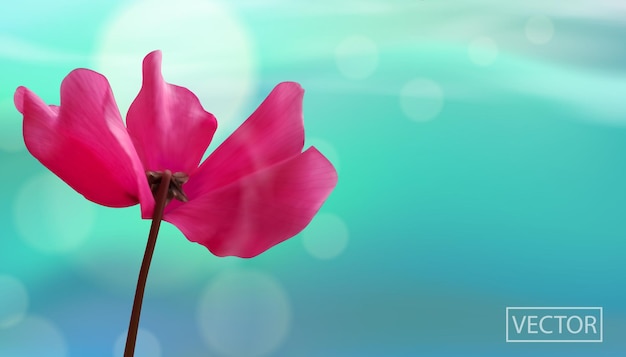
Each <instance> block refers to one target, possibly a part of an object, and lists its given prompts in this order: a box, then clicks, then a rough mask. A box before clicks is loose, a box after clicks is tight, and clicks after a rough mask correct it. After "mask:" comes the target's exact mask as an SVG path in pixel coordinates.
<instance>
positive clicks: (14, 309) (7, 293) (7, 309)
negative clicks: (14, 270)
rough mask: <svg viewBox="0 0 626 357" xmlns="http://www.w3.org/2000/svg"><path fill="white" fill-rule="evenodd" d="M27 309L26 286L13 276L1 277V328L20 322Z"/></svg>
mask: <svg viewBox="0 0 626 357" xmlns="http://www.w3.org/2000/svg"><path fill="white" fill-rule="evenodd" d="M27 308H28V293H27V292H26V288H25V287H24V284H22V282H20V281H19V280H17V279H15V278H14V277H12V276H8V275H0V328H6V327H10V326H12V325H15V324H16V323H18V322H20V321H21V320H22V319H23V318H24V315H25V314H26V309H27ZM0 334H1V332H0Z"/></svg>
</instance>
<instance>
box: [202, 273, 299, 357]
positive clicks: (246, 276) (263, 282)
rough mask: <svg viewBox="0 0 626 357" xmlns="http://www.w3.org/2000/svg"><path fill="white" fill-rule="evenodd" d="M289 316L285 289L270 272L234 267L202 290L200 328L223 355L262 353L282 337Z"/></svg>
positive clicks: (257, 355)
mask: <svg viewBox="0 0 626 357" xmlns="http://www.w3.org/2000/svg"><path fill="white" fill-rule="evenodd" d="M290 320H291V308H290V303H289V299H288V297H287V293H286V292H285V291H284V289H283V288H282V286H281V284H280V283H279V282H278V281H277V280H276V279H274V278H273V277H272V276H271V275H268V274H266V273H263V272H260V271H253V270H234V271H229V272H224V273H222V274H220V275H219V276H217V277H216V278H215V279H214V280H213V281H212V282H211V283H210V284H209V286H208V288H207V289H206V290H205V292H204V293H203V294H202V297H201V299H200V305H199V309H198V322H199V324H200V331H201V333H202V336H203V337H204V339H205V341H206V343H207V344H208V345H209V347H210V348H211V350H212V351H214V352H215V353H217V354H218V355H219V356H224V357H262V356H268V355H269V354H270V353H271V352H273V351H275V350H276V348H278V347H279V346H280V344H281V343H282V341H283V340H284V339H285V337H286V335H287V333H288V331H289V325H290Z"/></svg>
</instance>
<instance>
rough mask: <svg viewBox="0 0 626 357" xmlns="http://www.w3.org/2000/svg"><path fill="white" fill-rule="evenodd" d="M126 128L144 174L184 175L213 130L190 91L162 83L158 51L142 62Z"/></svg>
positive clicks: (211, 120) (199, 156)
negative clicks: (143, 168)
mask: <svg viewBox="0 0 626 357" xmlns="http://www.w3.org/2000/svg"><path fill="white" fill-rule="evenodd" d="M126 124H127V125H128V132H129V134H130V136H131V138H132V140H133V143H134V144H135V147H136V148H137V153H138V154H139V157H140V158H141V161H142V162H143V165H144V167H145V168H146V170H152V171H162V170H165V169H169V170H171V171H172V172H179V171H180V172H184V173H187V174H188V175H191V174H192V173H193V172H194V171H195V170H196V168H197V167H198V164H200V160H201V159H202V156H203V155H204V152H205V151H206V149H207V147H208V146H209V143H210V142H211V139H212V138H213V134H214V133H215V129H216V128H217V121H216V120H215V117H214V116H213V115H212V114H211V113H208V112H206V111H204V109H202V105H201V104H200V101H199V100H198V98H197V97H196V96H195V95H194V94H193V93H192V92H191V91H189V90H188V89H187V88H183V87H179V86H175V85H172V84H168V83H166V82H165V81H164V80H163V76H162V75H161V52H160V51H154V52H151V53H149V54H148V55H147V56H146V58H145V59H144V61H143V85H142V87H141V91H139V94H138V95H137V98H136V99H135V101H134V102H133V103H132V105H131V106H130V109H129V110H128V116H127V118H126Z"/></svg>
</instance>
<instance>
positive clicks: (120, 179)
mask: <svg viewBox="0 0 626 357" xmlns="http://www.w3.org/2000/svg"><path fill="white" fill-rule="evenodd" d="M14 101H15V106H16V107H17V109H18V110H19V111H20V112H21V113H22V114H23V115H24V125H23V127H24V142H25V143H26V147H27V148H28V150H29V151H30V153H31V154H32V155H33V156H34V157H35V158H37V159H38V160H39V161H40V162H41V163H42V164H43V165H44V166H46V167H47V168H48V169H50V171H52V172H53V173H55V174H56V175H57V176H59V177H60V178H61V179H62V180H63V181H65V182H66V183H67V184H69V185H70V186H71V187H72V188H73V189H75V190H76V191H78V192H79V193H81V194H82V195H84V196H85V197H86V198H87V199H89V200H91V201H93V202H96V203H98V204H102V205H105V206H111V207H125V206H131V205H134V204H137V203H138V202H141V204H142V212H143V213H144V214H146V215H149V214H151V212H152V209H153V206H154V199H153V197H152V193H151V192H150V188H149V187H148V183H147V179H146V176H145V173H144V170H143V167H142V166H141V162H140V161H139V157H138V156H137V154H136V152H135V149H134V147H133V144H132V142H131V140H130V137H129V136H128V133H127V132H126V128H125V127H124V123H123V122H122V119H121V117H120V114H119V111H118V109H117V105H116V104H115V100H114V99H113V94H112V93H111V88H110V86H109V83H108V81H107V80H106V78H104V77H103V76H102V75H100V74H98V73H96V72H93V71H90V70H87V69H77V70H74V71H72V72H71V73H70V74H69V75H68V76H67V77H66V78H65V79H64V80H63V83H62V84H61V106H60V107H57V106H48V105H46V104H45V103H44V102H43V101H42V100H41V99H40V98H39V97H38V96H37V95H36V94H35V93H33V92H32V91H30V90H29V89H27V88H25V87H19V88H18V89H17V90H16V92H15V97H14Z"/></svg>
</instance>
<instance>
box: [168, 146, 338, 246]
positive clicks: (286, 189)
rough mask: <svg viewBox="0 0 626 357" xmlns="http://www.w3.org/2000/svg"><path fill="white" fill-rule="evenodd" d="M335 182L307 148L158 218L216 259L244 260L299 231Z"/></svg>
mask: <svg viewBox="0 0 626 357" xmlns="http://www.w3.org/2000/svg"><path fill="white" fill-rule="evenodd" d="M193 180H197V178H196V177H195V176H194V177H192V178H191V179H190V181H189V183H188V184H189V185H191V184H193ZM336 183H337V173H336V172H335V169H334V168H333V166H332V164H331V163H330V162H329V161H328V160H327V159H326V158H325V157H324V156H323V155H322V154H321V153H320V152H319V151H317V149H315V148H310V149H308V150H306V151H305V152H303V153H301V154H299V155H297V156H294V157H292V158H290V159H288V160H285V161H283V162H281V163H278V164H276V165H274V166H271V167H269V168H265V169H263V170H259V171H256V172H255V173H253V174H251V175H248V176H246V177H243V178H241V179H239V180H238V181H235V182H233V183H231V184H229V185H226V186H223V187H221V188H220V189H218V190H214V191H210V192H207V193H204V194H202V195H199V196H195V197H193V196H190V197H189V198H190V201H189V202H187V203H185V204H180V205H178V206H177V208H176V209H174V210H172V211H171V212H168V213H166V215H165V218H164V219H165V220H166V221H168V222H170V223H172V224H174V225H175V226H176V227H178V228H179V229H180V230H181V231H182V232H183V234H185V236H186V237H187V239H189V240H190V241H192V242H197V243H200V244H202V245H204V246H206V247H207V248H208V249H209V250H210V251H211V252H212V253H213V254H215V255H217V256H227V255H234V256H239V257H243V258H250V257H253V256H256V255H258V254H260V253H262V252H264V251H265V250H267V249H269V248H270V247H272V246H274V245H276V244H278V243H280V242H282V241H284V240H286V239H288V238H290V237H293V236H294V235H296V234H297V233H298V232H300V231H301V230H302V229H304V227H306V225H307V224H309V222H310V221H311V219H312V218H313V216H314V215H315V213H317V211H318V210H319V209H320V207H321V206H322V204H323V203H324V201H325V200H326V198H327V197H328V195H329V194H330V192H331V191H332V189H333V188H334V187H335V185H336Z"/></svg>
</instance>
